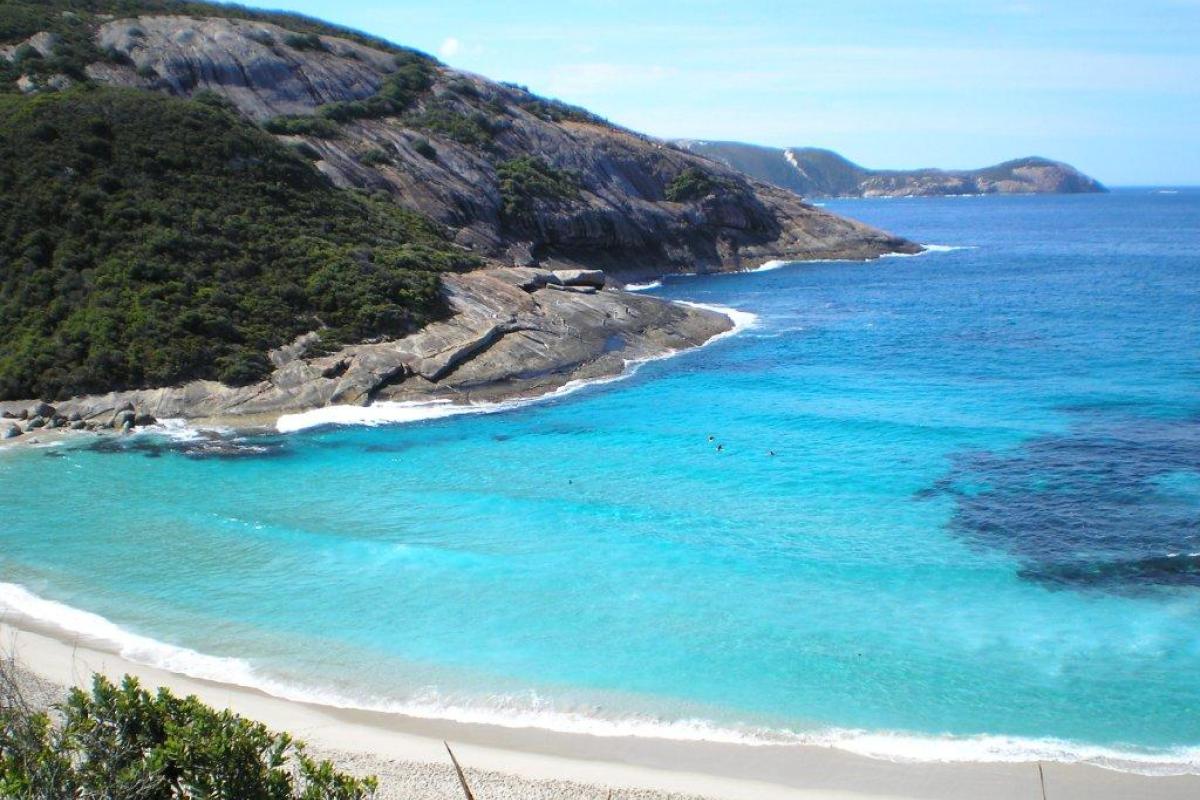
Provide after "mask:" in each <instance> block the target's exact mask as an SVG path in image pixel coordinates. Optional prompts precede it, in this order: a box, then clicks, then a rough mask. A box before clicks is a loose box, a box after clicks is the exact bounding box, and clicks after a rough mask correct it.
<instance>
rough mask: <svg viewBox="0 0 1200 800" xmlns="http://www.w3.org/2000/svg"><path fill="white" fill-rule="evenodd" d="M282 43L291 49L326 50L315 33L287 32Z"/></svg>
mask: <svg viewBox="0 0 1200 800" xmlns="http://www.w3.org/2000/svg"><path fill="white" fill-rule="evenodd" d="M283 43H284V44H286V45H287V46H288V47H290V48H292V49H293V50H328V49H329V48H327V47H326V46H325V43H324V42H323V41H321V37H320V36H317V35H316V34H315V33H289V34H288V35H287V36H285V37H283Z"/></svg>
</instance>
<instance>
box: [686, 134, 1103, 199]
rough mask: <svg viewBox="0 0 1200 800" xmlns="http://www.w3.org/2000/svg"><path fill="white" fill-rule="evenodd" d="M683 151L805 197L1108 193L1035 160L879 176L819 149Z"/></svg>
mask: <svg viewBox="0 0 1200 800" xmlns="http://www.w3.org/2000/svg"><path fill="white" fill-rule="evenodd" d="M678 145H679V146H680V147H683V148H685V149H687V150H689V151H691V152H694V153H699V154H701V155H704V156H707V157H709V158H711V159H713V160H715V161H718V162H720V163H721V164H724V165H726V166H729V167H732V168H734V169H737V170H741V171H742V172H744V173H746V174H747V175H749V176H751V177H753V178H756V179H758V180H760V181H765V182H767V183H772V184H774V185H776V186H779V187H781V188H784V189H790V190H791V191H793V192H795V193H796V194H799V195H802V196H804V197H914V196H935V195H963V194H1080V193H1089V192H1104V191H1106V189H1105V188H1104V186H1103V185H1101V184H1100V182H1099V181H1097V180H1095V179H1094V178H1090V177H1088V176H1087V175H1084V174H1083V173H1082V172H1080V171H1079V170H1077V169H1075V168H1074V167H1072V166H1071V165H1070V164H1063V163H1061V162H1059V161H1051V160H1049V159H1046V158H1038V157H1029V158H1019V159H1016V160H1013V161H1006V162H1004V163H1003V164H997V165H995V166H992V167H984V168H983V169H973V170H940V169H915V170H879V169H867V168H866V167H860V166H859V165H858V164H855V163H853V162H852V161H848V160H847V159H845V158H843V157H842V156H840V155H838V154H837V153H834V152H832V151H830V150H821V149H819V148H815V147H793V148H786V149H784V148H776V147H760V146H758V145H752V144H742V143H741V142H702V141H695V140H690V139H688V140H680V141H679V142H678Z"/></svg>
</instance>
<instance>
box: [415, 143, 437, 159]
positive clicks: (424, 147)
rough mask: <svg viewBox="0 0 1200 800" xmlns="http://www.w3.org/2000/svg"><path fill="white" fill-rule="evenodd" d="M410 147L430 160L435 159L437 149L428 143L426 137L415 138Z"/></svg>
mask: <svg viewBox="0 0 1200 800" xmlns="http://www.w3.org/2000/svg"><path fill="white" fill-rule="evenodd" d="M412 147H413V150H416V151H417V152H418V153H420V154H421V155H422V156H424V157H425V158H427V159H429V160H430V161H437V157H438V154H437V150H436V149H435V148H434V146H433V145H431V144H430V143H429V140H428V139H416V140H414V141H413V143H412Z"/></svg>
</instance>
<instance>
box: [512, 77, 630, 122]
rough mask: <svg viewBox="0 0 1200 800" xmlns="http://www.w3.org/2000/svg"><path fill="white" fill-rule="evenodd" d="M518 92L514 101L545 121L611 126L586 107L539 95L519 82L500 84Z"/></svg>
mask: <svg viewBox="0 0 1200 800" xmlns="http://www.w3.org/2000/svg"><path fill="white" fill-rule="evenodd" d="M502 85H504V86H507V87H508V88H509V89H512V90H514V91H516V92H518V94H519V96H518V99H517V101H516V103H517V105H518V106H520V107H521V108H523V109H525V110H526V111H528V112H529V113H530V114H533V115H534V116H535V117H538V118H540V119H544V120H546V121H547V122H563V121H570V122H586V123H589V124H591V125H602V126H604V127H612V123H610V122H609V121H608V120H606V119H604V118H603V117H601V116H598V115H596V114H593V113H592V112H590V111H588V110H587V109H586V108H581V107H579V106H573V105H570V104H569V103H564V102H562V101H561V100H553V99H551V98H548V97H540V96H539V95H536V94H534V93H533V92H531V91H529V87H528V86H522V85H521V84H519V83H505V84H502Z"/></svg>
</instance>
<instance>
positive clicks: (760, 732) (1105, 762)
mask: <svg viewBox="0 0 1200 800" xmlns="http://www.w3.org/2000/svg"><path fill="white" fill-rule="evenodd" d="M0 609H2V610H6V611H9V612H10V613H14V614H16V615H17V616H19V617H23V618H25V619H29V620H33V621H35V622H37V623H40V624H43V625H48V626H50V627H51V628H54V629H56V630H57V631H58V632H59V633H60V634H66V635H69V636H77V637H84V638H85V639H86V641H87V643H88V644H90V645H92V646H94V647H97V648H98V649H101V650H111V651H113V652H116V653H117V654H118V655H120V656H121V657H122V658H124V659H126V660H128V661H131V662H134V663H137V664H141V665H144V666H148V667H154V668H157V669H162V670H166V671H168V672H172V673H176V674H179V675H184V676H187V677H190V678H195V679H199V680H207V681H213V682H216V683H224V684H231V685H234V686H239V687H242V688H246V689H255V690H258V691H261V692H265V693H266V694H269V695H271V696H273V697H277V698H279V699H282V700H288V701H292V702H301V703H315V704H317V705H323V706H328V707H333V708H341V709H353V710H362V711H375V712H382V713H387V714H397V715H402V716H408V717H416V718H420V719H438V720H446V721H450V722H458V723H465V724H478V725H492V726H496V727H503V728H535V729H540V730H548V731H552V732H555V733H564V734H580V735H588V736H600V737H606V738H613V737H633V738H643V739H665V740H671V741H682V742H713V743H720V744H732V745H746V746H769V745H773V746H787V745H793V746H797V745H799V746H813V747H833V748H836V749H839V750H844V751H847V752H851V753H857V754H859V755H863V756H867V757H870V758H876V759H883V760H888V761H897V762H911V763H928V762H941V763H954V762H985V763H1005V762H1012V763H1019V762H1031V761H1053V762H1059V763H1067V764H1074V763H1087V764H1093V765H1096V766H1100V767H1105V768H1107V769H1112V770H1117V771H1121V772H1132V773H1137V774H1142V775H1195V774H1200V748H1196V747H1179V748H1170V749H1163V750H1154V751H1151V750H1119V749H1116V748H1110V747H1104V746H1100V745H1090V744H1086V743H1079V742H1071V741H1065V740H1060V739H1034V738H1021V737H1009V736H994V735H980V736H927V735H919V734H911V733H905V732H892V731H865V730H855V729H844V728H825V729H819V730H814V731H794V730H787V729H770V728H763V727H758V726H741V725H736V724H733V725H723V724H719V723H715V722H712V721H708V720H703V719H694V718H692V719H678V720H670V719H661V718H658V717H654V716H650V715H645V714H622V715H619V716H608V717H605V716H602V715H600V714H598V713H596V712H594V711H593V712H588V711H578V710H563V709H558V708H556V707H555V706H554V703H553V702H552V701H549V700H547V699H544V698H542V697H540V696H538V695H537V694H536V693H534V692H525V693H521V694H507V695H491V696H489V697H487V698H486V700H480V699H477V698H476V699H472V700H464V699H459V698H454V697H447V696H445V695H443V694H442V693H441V692H438V691H436V690H429V689H426V690H422V691H419V692H416V693H415V694H413V695H412V696H411V697H409V698H406V699H389V698H384V697H379V696H364V697H354V696H350V695H347V694H344V693H341V692H336V691H329V690H326V689H322V688H319V687H316V686H305V685H303V684H299V683H293V682H287V681H280V680H277V679H275V678H273V677H271V676H270V675H269V674H266V673H265V672H263V671H260V670H259V669H256V668H255V667H253V666H251V664H250V663H249V662H248V661H246V660H244V659H240V658H230V657H223V656H213V655H207V654H204V653H200V652H197V651H196V650H192V649H190V648H187V647H181V646H177V645H172V644H168V643H166V642H161V641H158V640H156V639H152V638H149V637H146V636H142V635H139V634H136V633H132V632H130V631H128V630H126V629H124V628H122V627H121V626H119V625H117V624H115V623H113V622H111V621H109V620H108V619H106V618H104V617H102V616H100V615H98V614H94V613H91V612H89V611H83V610H81V609H78V608H74V607H72V606H69V605H66V604H63V603H59V602H56V601H53V600H47V599H45V598H42V597H39V596H38V595H36V594H34V593H32V592H30V591H29V590H28V589H26V588H25V587H23V586H20V585H17V584H13V583H3V582H0Z"/></svg>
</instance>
